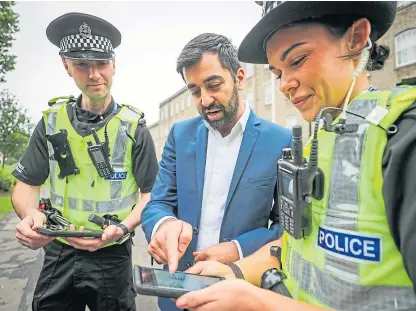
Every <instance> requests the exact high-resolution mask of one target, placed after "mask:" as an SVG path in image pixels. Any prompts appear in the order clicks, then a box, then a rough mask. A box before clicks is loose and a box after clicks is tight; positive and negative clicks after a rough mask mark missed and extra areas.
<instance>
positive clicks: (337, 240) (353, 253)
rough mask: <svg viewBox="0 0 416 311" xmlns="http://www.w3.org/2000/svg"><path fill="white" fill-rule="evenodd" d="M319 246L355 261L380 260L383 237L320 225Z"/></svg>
mask: <svg viewBox="0 0 416 311" xmlns="http://www.w3.org/2000/svg"><path fill="white" fill-rule="evenodd" d="M317 244H318V247H320V248H322V249H324V250H325V251H326V252H330V253H335V254H338V255H341V256H343V257H347V258H348V259H350V260H353V261H367V262H380V260H381V239H380V238H379V237H376V236H368V235H363V234H358V233H356V232H351V231H349V232H347V231H344V230H342V231H340V230H336V229H332V228H331V229H329V228H325V227H322V226H320V227H319V231H318V242H317Z"/></svg>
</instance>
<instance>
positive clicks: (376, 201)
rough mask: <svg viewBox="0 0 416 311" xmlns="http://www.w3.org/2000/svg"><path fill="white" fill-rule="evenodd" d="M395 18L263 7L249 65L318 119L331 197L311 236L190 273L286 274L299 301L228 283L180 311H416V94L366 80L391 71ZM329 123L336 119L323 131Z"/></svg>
mask: <svg viewBox="0 0 416 311" xmlns="http://www.w3.org/2000/svg"><path fill="white" fill-rule="evenodd" d="M395 13H396V3H394V2H343V1H340V2H338V1H337V2H309V1H308V2H291V1H287V2H283V1H282V2H266V3H265V4H264V6H263V17H262V19H261V21H260V22H259V23H258V24H257V25H256V26H255V27H254V28H253V29H252V30H251V32H250V33H249V34H248V35H247V37H246V38H245V39H244V40H243V42H242V44H241V46H240V50H239V57H240V59H241V60H242V61H244V62H249V63H257V64H264V63H268V64H269V66H270V69H271V71H272V72H273V73H274V74H275V75H276V78H277V79H278V80H280V91H281V92H282V93H283V94H284V95H285V96H286V97H287V98H288V99H289V100H290V101H291V102H292V104H293V105H294V106H295V107H296V108H297V109H298V110H299V112H300V113H301V115H302V117H303V118H304V119H305V120H307V121H314V120H315V119H316V120H317V121H316V122H314V123H313V124H315V126H316V133H315V134H314V137H313V138H314V139H313V140H312V148H311V149H313V152H312V151H311V154H312V153H314V152H316V148H318V152H317V159H315V160H314V161H315V162H316V161H317V164H318V166H319V168H320V169H321V170H322V172H323V175H324V186H323V189H322V190H323V197H322V198H319V199H318V198H316V197H314V198H313V199H312V201H311V205H310V206H309V207H308V209H309V210H310V212H311V217H310V218H309V219H308V218H306V220H307V221H308V222H309V223H306V224H307V225H308V227H309V232H307V231H304V232H301V234H300V237H299V236H296V234H295V233H294V232H291V231H292V230H291V229H289V231H290V232H288V231H286V232H285V233H284V235H283V237H282V239H280V240H279V241H277V242H275V243H271V244H269V245H268V246H265V247H263V248H262V249H261V250H259V251H258V252H257V253H255V254H254V255H252V256H250V257H247V258H246V259H243V260H241V261H239V262H237V263H236V265H235V266H233V267H232V269H231V268H230V267H227V266H224V265H222V264H219V263H215V262H206V263H203V262H201V263H198V264H196V265H195V266H194V267H192V268H191V269H190V270H189V272H193V273H200V274H205V275H207V274H208V275H209V274H210V275H219V276H226V277H228V278H236V277H235V276H238V277H239V278H243V277H244V278H245V279H246V280H247V281H249V282H250V283H253V284H254V285H259V283H260V280H262V283H263V284H264V283H267V281H268V280H267V274H263V273H264V271H265V270H267V269H269V268H273V267H281V268H282V269H283V273H284V274H283V273H281V274H280V276H281V277H282V278H284V277H285V276H286V279H284V281H283V284H284V285H285V287H286V289H287V290H288V294H287V296H291V297H292V298H289V297H285V296H284V295H280V294H277V293H274V292H272V291H266V290H264V289H260V288H258V287H255V286H252V285H250V284H249V283H248V282H243V281H241V280H230V281H229V280H227V281H224V282H220V283H218V284H216V285H214V286H211V287H209V288H207V289H205V290H202V291H199V292H194V293H190V294H187V295H184V296H183V297H181V298H180V299H178V301H177V306H178V307H180V308H188V309H190V310H198V311H203V310H204V311H205V310H222V311H226V310H305V311H306V310H321V309H322V308H331V309H338V310H415V309H416V295H415V289H416V286H415V283H416V282H415V281H416V265H415V260H414V258H415V254H416V253H415V250H416V227H415V225H414V224H415V220H416V205H415V204H416V203H415V198H416V197H415V192H414V189H413V186H411V184H412V183H411V182H410V181H411V180H412V179H413V178H414V176H413V175H414V172H415V168H414V165H415V164H413V163H415V161H414V160H415V157H416V149H415V147H414V145H415V144H414V141H415V140H416V135H415V130H416V124H415V121H414V119H416V118H415V117H416V109H415V106H416V105H414V102H415V99H416V88H415V87H411V86H401V87H398V88H394V89H392V90H389V91H383V92H382V91H377V90H375V89H374V88H373V87H372V86H370V85H369V81H368V79H367V77H366V74H365V71H364V69H365V67H367V70H376V69H381V68H382V66H383V63H384V60H385V59H386V57H387V56H388V53H389V49H388V47H384V46H378V45H377V44H376V43H375V41H376V40H377V39H378V38H380V37H381V36H382V35H383V34H384V33H385V32H386V31H387V30H388V28H389V27H390V26H391V24H392V22H393V20H394V17H395ZM325 107H328V108H325ZM323 108H325V109H324V110H322V109H323ZM328 112H329V113H328ZM327 113H328V114H327ZM321 116H325V120H324V122H323V125H322V128H321V129H320V130H319V131H318V128H319V120H320V119H321ZM317 117H318V118H317ZM333 119H334V120H333ZM308 148H310V146H308V147H307V149H308ZM308 152H309V151H308V150H307V153H308ZM314 157H315V156H314ZM306 158H308V156H307V157H306ZM311 158H312V157H311ZM412 162H413V163H412ZM279 174H280V173H279ZM295 189H298V191H299V188H295ZM295 194H296V193H295ZM280 202H281V197H279V204H280ZM289 215H290V213H289ZM282 216H284V218H287V215H282V214H280V220H281V223H282V221H283V217H282ZM289 220H290V219H289ZM295 221H296V220H295ZM285 222H286V225H285V226H286V229H287V228H288V226H287V220H285ZM295 227H296V225H295ZM301 227H302V228H306V227H307V226H306V225H305V224H304V223H302V224H301ZM289 228H290V226H289ZM271 245H274V246H278V248H275V249H273V250H275V251H276V252H277V254H279V247H281V249H280V250H281V252H282V253H281V256H279V255H278V256H277V257H278V258H279V259H280V260H279V261H278V262H277V261H276V260H275V259H273V257H272V256H271V255H270V254H269V248H270V246H271ZM240 270H241V271H240ZM232 272H234V274H235V275H234V274H233V273H232Z"/></svg>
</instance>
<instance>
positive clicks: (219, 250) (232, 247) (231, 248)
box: [193, 242, 240, 263]
mask: <svg viewBox="0 0 416 311" xmlns="http://www.w3.org/2000/svg"><path fill="white" fill-rule="evenodd" d="M193 255H194V257H195V262H198V261H205V260H215V261H219V262H222V263H227V262H234V261H237V260H239V259H240V255H239V254H238V248H237V245H236V244H235V243H234V242H224V243H219V244H216V245H213V246H211V247H208V248H206V249H204V250H202V251H199V252H194V253H193Z"/></svg>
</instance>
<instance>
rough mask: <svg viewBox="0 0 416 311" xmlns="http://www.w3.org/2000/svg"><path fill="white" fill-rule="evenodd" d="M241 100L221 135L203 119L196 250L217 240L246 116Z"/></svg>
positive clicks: (215, 242) (239, 250) (154, 229)
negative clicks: (233, 119)
mask: <svg viewBox="0 0 416 311" xmlns="http://www.w3.org/2000/svg"><path fill="white" fill-rule="evenodd" d="M241 104H242V105H244V106H245V107H244V113H243V114H242V116H241V117H240V119H239V120H238V121H237V123H236V124H235V125H234V127H233V128H232V129H231V132H230V134H228V135H227V136H226V137H222V135H221V134H220V132H218V131H217V130H216V129H214V128H212V127H211V126H210V125H209V124H208V122H206V121H204V123H205V126H206V127H207V128H208V146H207V155H206V162H205V178H204V192H203V197H202V207H201V218H200V223H199V234H198V242H197V249H196V250H197V251H200V250H203V249H205V248H208V247H210V246H213V245H215V244H218V243H219V240H220V230H221V224H222V220H223V218H224V211H225V203H226V201H227V197H228V192H229V189H230V185H231V180H232V178H233V174H234V168H235V164H236V162H237V158H238V154H239V152H240V146H241V142H242V140H243V134H244V130H245V128H246V124H247V121H248V118H249V116H250V107H249V106H248V104H247V103H246V102H244V101H243V102H242V103H241ZM169 218H173V217H170V216H168V217H163V218H162V219H160V220H159V221H158V222H157V223H156V225H155V226H154V228H153V232H152V237H153V235H154V234H155V233H156V231H157V229H158V228H159V226H160V225H161V224H162V223H163V222H164V221H165V220H166V219H169ZM233 242H234V243H236V245H237V248H238V253H239V255H240V259H242V258H243V253H242V251H241V247H240V244H239V243H238V241H236V240H233Z"/></svg>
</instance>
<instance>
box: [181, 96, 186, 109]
mask: <svg viewBox="0 0 416 311" xmlns="http://www.w3.org/2000/svg"><path fill="white" fill-rule="evenodd" d="M184 109H185V100H184V99H183V98H182V99H181V110H182V111H183V110H184Z"/></svg>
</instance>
